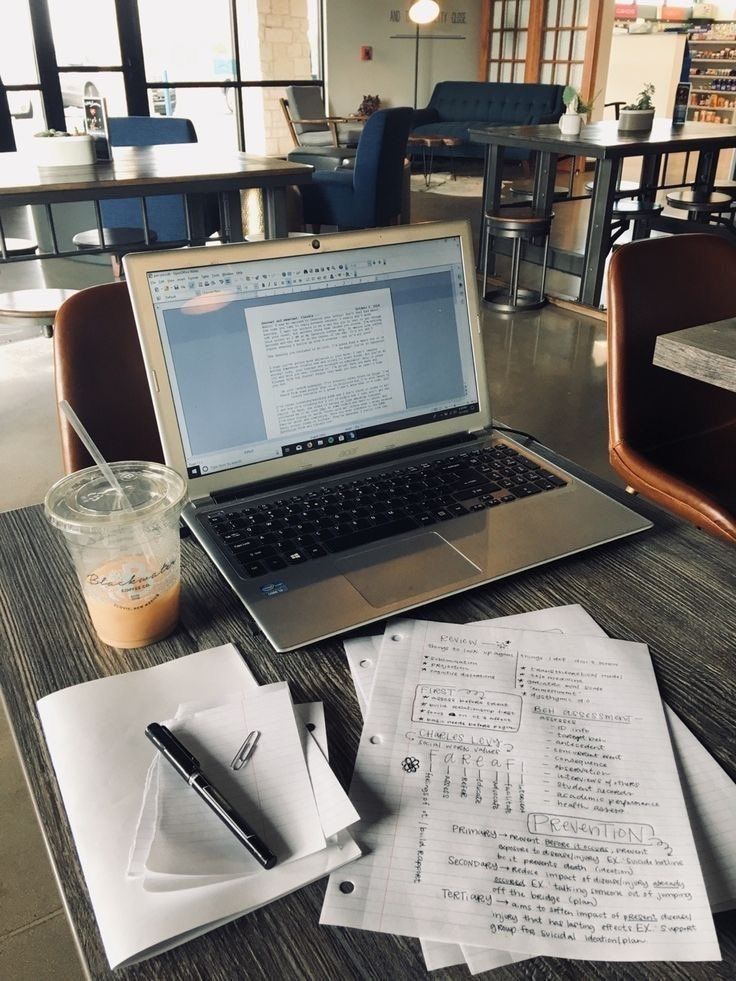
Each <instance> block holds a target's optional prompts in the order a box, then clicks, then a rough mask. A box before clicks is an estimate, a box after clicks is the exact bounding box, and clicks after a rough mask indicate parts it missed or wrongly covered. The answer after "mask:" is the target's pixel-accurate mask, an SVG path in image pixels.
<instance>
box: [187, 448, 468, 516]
mask: <svg viewBox="0 0 736 981" xmlns="http://www.w3.org/2000/svg"><path fill="white" fill-rule="evenodd" d="M483 435H484V434H483V432H482V431H479V432H477V433H467V432H465V433H455V434H454V435H451V436H443V437H442V438H440V439H429V440H426V441H425V442H423V443H417V444H416V445H415V446H414V447H412V451H411V452H409V450H408V448H407V447H406V446H403V447H401V448H400V449H396V450H388V451H386V452H385V453H372V454H370V455H369V456H364V457H361V458H360V460H356V459H355V458H354V457H353V459H351V460H350V461H349V463H348V464H347V465H346V464H345V463H336V464H331V465H330V466H326V467H316V468H315V469H313V470H309V471H308V472H307V473H305V474H304V478H303V479H305V480H309V481H312V480H325V479H327V478H328V477H334V476H336V475H337V474H340V473H344V472H345V470H346V468H349V469H350V470H351V471H353V470H356V469H358V468H360V469H362V468H363V467H375V466H377V465H380V464H383V463H391V462H392V461H393V460H406V459H407V458H408V457H409V456H413V455H414V454H415V453H416V454H419V453H431V452H433V451H435V450H442V449H445V448H446V447H448V446H457V445H458V443H470V442H473V441H474V440H476V439H478V438H479V437H480V436H483ZM298 480H299V474H296V473H290V474H287V475H285V476H283V477H276V478H274V479H273V480H262V481H258V482H257V483H253V484H250V483H249V484H239V485H238V486H237V487H229V488H228V489H227V490H222V491H213V492H212V493H211V494H210V497H209V500H211V501H215V502H216V503H217V504H224V503H227V502H228V501H233V500H236V499H237V498H240V497H251V496H253V495H256V494H269V493H272V492H273V491H277V490H279V489H280V488H282V487H293V486H294V484H295V482H296V481H298ZM198 503H204V501H200V502H198Z"/></svg>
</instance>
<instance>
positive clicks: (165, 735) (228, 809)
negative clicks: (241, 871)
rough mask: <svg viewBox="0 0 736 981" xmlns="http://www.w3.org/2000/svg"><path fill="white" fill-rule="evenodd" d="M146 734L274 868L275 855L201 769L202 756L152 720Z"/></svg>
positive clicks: (242, 839) (225, 821)
mask: <svg viewBox="0 0 736 981" xmlns="http://www.w3.org/2000/svg"><path fill="white" fill-rule="evenodd" d="M146 735H147V736H148V738H149V739H150V740H151V742H152V743H153V745H154V746H155V747H156V749H157V750H158V751H159V753H161V754H163V756H164V758H165V759H166V760H168V761H169V763H171V765H172V766H173V767H174V769H175V770H176V771H177V773H178V774H179V775H180V776H181V777H182V778H183V779H184V780H186V782H187V783H188V784H189V786H190V787H191V788H192V790H194V791H196V792H197V793H198V794H199V796H200V797H201V798H202V800H203V801H204V802H205V804H206V805H207V806H208V807H209V808H210V809H211V810H213V811H214V812H215V814H216V815H217V816H218V817H219V819H220V820H221V821H222V823H223V824H224V825H226V827H228V828H229V829H230V831H232V833H233V834H234V835H235V837H236V838H237V839H238V841H239V842H240V843H241V845H244V846H245V847H246V848H247V849H248V851H249V852H250V853H251V855H252V856H253V858H255V859H256V861H257V862H259V863H260V864H261V865H262V866H263V867H264V869H272V868H273V867H274V865H275V864H276V856H275V855H274V854H273V853H272V852H271V851H269V849H268V848H267V847H266V846H265V845H264V843H263V842H262V841H261V839H260V838H259V837H258V835H257V834H256V833H255V831H253V829H252V828H251V827H250V826H249V825H248V823H247V821H246V820H245V819H244V818H243V817H241V815H240V814H238V812H237V811H236V810H235V809H234V808H233V807H232V806H231V805H230V804H228V802H227V801H226V800H225V798H224V797H223V796H222V794H221V793H220V792H219V791H218V790H217V788H216V787H213V786H212V784H211V783H210V781H209V780H208V779H207V777H206V776H205V775H204V773H202V768H201V767H200V765H199V760H197V759H195V758H194V756H192V754H191V753H190V752H189V751H188V750H187V749H186V748H185V747H184V746H182V744H181V743H180V742H179V740H178V739H177V738H176V736H175V735H174V734H173V733H172V732H170V731H169V730H168V729H167V728H166V726H162V725H160V724H159V723H158V722H152V723H151V724H150V725H148V726H146Z"/></svg>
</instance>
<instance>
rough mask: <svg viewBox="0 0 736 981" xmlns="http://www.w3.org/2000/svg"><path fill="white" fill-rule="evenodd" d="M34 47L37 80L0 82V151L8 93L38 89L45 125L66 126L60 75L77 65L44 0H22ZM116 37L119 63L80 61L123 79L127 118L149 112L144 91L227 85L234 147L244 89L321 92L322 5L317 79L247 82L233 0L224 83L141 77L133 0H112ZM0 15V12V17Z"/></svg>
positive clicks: (241, 124)
mask: <svg viewBox="0 0 736 981" xmlns="http://www.w3.org/2000/svg"><path fill="white" fill-rule="evenodd" d="M27 2H28V6H29V11H30V17H31V29H32V32H33V47H34V53H35V57H36V65H37V69H38V81H37V82H34V83H30V82H29V83H28V84H12V85H5V84H3V83H2V81H1V80H0V152H1V151H7V150H15V149H16V145H15V138H14V135H13V125H12V118H11V115H10V110H9V108H8V104H7V97H6V93H8V92H38V93H40V95H41V99H42V103H43V110H44V115H45V117H46V126H47V127H48V128H50V129H59V130H63V129H65V127H66V123H65V118H64V104H63V98H62V86H61V78H62V76H63V75H64V74H65V73H70V74H71V73H74V74H79V72H80V66H78V65H76V66H73V65H59V64H58V61H57V57H56V49H55V46H54V38H53V32H52V26H51V18H50V16H49V8H48V0H27ZM115 14H116V19H117V28H118V37H119V40H120V60H121V63H120V64H119V65H84V68H83V69H82V70H83V71H84V73H85V74H90V75H95V74H98V73H101V72H118V73H120V74H121V75H122V77H123V84H124V88H125V99H126V106H127V112H128V115H129V116H149V115H150V107H149V98H148V95H149V92H150V91H151V90H153V89H158V90H171V89H177V88H178V89H184V88H193V89H220V90H222V89H231V90H232V92H233V112H234V114H235V121H236V130H237V143H238V149H239V150H241V151H245V150H247V146H246V138H245V115H244V109H243V92H244V91H245V90H246V89H253V88H257V89H269V88H271V89H273V88H279V89H283V88H285V87H286V86H287V85H312V86H315V87H319V88H321V89H322V90H323V91H324V3H320V6H319V52H318V65H319V70H318V77H317V78H312V77H310V78H282V79H269V80H257V81H249V80H244V79H243V77H242V66H241V59H240V43H239V22H238V8H237V0H228V15H229V23H230V47H231V53H232V61H233V66H234V78H232V79H228V80H223V81H211V80H206V81H205V80H202V81H185V82H180V81H176V80H171V79H156V80H150V81H149V80H147V79H146V68H145V60H144V55H143V42H142V38H141V24H140V18H139V15H138V0H115ZM1 16H2V14H0V17H1Z"/></svg>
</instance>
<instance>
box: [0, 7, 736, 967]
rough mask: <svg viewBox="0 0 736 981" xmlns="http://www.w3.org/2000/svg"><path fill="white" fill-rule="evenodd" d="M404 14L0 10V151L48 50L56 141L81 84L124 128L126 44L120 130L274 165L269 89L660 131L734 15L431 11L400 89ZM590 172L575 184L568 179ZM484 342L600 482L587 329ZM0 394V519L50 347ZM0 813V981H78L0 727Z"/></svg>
mask: <svg viewBox="0 0 736 981" xmlns="http://www.w3.org/2000/svg"><path fill="white" fill-rule="evenodd" d="M407 8H408V4H404V5H399V4H397V3H396V2H395V0H370V2H365V0H322V2H320V0H208V2H207V3H203V2H200V0H12V2H5V3H4V4H3V5H2V7H1V8H0V79H1V80H2V84H3V86H4V87H5V88H6V90H7V98H8V104H9V108H10V114H11V119H12V124H11V131H10V132H8V131H7V130H6V131H5V132H0V138H1V140H2V145H0V152H2V151H13V150H17V151H19V152H21V153H28V154H30V153H31V151H32V141H33V137H34V134H36V133H38V132H39V130H42V129H44V128H46V125H47V119H46V115H45V106H44V89H45V88H46V89H47V88H48V85H49V83H48V77H47V73H48V72H49V58H48V56H49V44H51V45H52V46H53V49H54V53H55V64H56V68H53V66H52V69H53V71H57V70H58V79H59V82H60V89H61V96H62V103H63V116H64V120H63V121H64V125H65V127H66V128H67V130H69V131H70V132H73V131H74V130H75V128H80V129H81V128H82V127H83V110H82V108H81V98H82V93H83V90H84V85H85V83H87V82H90V81H91V82H93V83H94V84H95V85H96V87H97V89H98V90H99V92H100V94H101V95H102V96H103V97H104V98H105V99H106V100H107V104H108V112H109V114H110V115H112V116H116V115H128V114H135V113H133V112H129V99H130V98H131V94H130V89H129V91H128V92H127V93H126V79H125V73H124V72H123V69H122V65H121V48H120V40H119V38H120V36H121V32H123V33H125V32H127V37H128V43H131V37H132V43H133V46H134V48H136V49H137V50H138V52H139V55H140V58H141V59H142V73H141V74H140V75H139V78H138V82H139V83H143V84H144V85H145V88H143V87H142V86H141V85H139V89H138V96H137V98H138V100H139V101H138V106H137V109H136V112H137V113H138V114H141V113H142V112H147V113H150V114H157V115H175V116H179V117H186V118H189V119H191V120H192V121H193V123H194V125H195V128H196V130H197V135H198V140H199V142H200V143H202V144H205V145H207V146H209V147H212V148H221V149H223V150H226V149H227V150H232V149H236V148H238V149H241V150H246V151H247V152H249V153H255V154H264V155H271V156H283V155H285V154H286V153H287V152H288V151H289V150H290V149H291V148H292V142H291V138H290V135H289V132H288V129H287V127H286V123H285V121H284V118H283V114H282V112H281V108H280V106H279V102H278V100H279V97H281V96H283V95H284V94H285V87H286V85H288V84H291V83H294V84H296V83H299V82H300V81H306V80H309V81H319V82H321V83H322V84H323V85H324V91H325V97H326V104H327V106H328V108H329V110H330V111H331V112H332V113H333V114H339V115H342V114H350V113H354V112H355V111H356V110H357V108H358V106H359V105H360V103H361V101H362V99H363V97H364V96H365V95H366V94H377V95H379V96H380V99H381V104H382V105H383V106H400V105H411V104H412V102H413V99H414V86H415V84H416V91H417V105H418V106H420V107H421V106H424V105H426V104H427V102H428V100H429V97H430V95H431V93H432V89H433V87H434V85H435V84H436V83H437V82H439V81H443V80H476V79H481V80H493V81H529V80H532V79H539V80H540V81H543V82H563V83H568V82H569V83H572V84H574V85H577V86H582V85H583V84H584V85H585V88H586V89H587V93H588V94H590V95H595V97H596V98H595V103H594V106H593V112H592V118H593V119H594V120H595V119H599V118H612V110H611V109H610V108H606V105H605V104H606V103H609V102H614V101H617V100H619V101H629V100H631V99H632V98H633V97H634V96H635V95H636V93H638V92H639V91H640V90H641V89H642V88H643V87H644V86H645V85H646V84H648V83H650V82H651V83H653V84H654V85H655V89H656V98H655V103H656V106H657V114H658V115H663V116H670V115H671V114H672V109H673V105H674V98H675V88H676V85H677V82H678V80H679V79H680V76H681V74H682V66H683V60H684V59H685V57H686V43H687V29H688V27H690V26H691V25H692V24H693V23H695V24H698V23H707V22H708V20H713V21H717V22H718V21H720V22H724V23H727V22H729V21H732V20H736V2H721V3H714V4H710V3H708V4H695V5H694V6H693V5H692V4H690V3H680V4H678V3H668V4H666V5H663V4H653V3H650V4H640V5H637V4H614V3H613V0H494V2H492V0H464V2H460V0H457V2H446V0H442V2H441V3H440V8H441V14H440V18H439V20H438V21H437V23H436V24H435V25H433V26H431V27H430V28H422V29H421V31H420V34H419V39H420V40H419V47H418V59H417V61H416V71H417V74H416V77H415V33H414V25H413V24H411V22H410V21H409V20H408V17H407ZM693 17H695V18H701V20H696V21H693V20H692V18H693ZM703 18H704V19H705V20H703ZM530 24H532V25H533V24H541V25H542V33H541V38H540V44H538V45H537V44H535V43H532V41H533V37H534V35H533V29H528V26H529V25H530ZM433 35H434V36H433ZM234 39H235V40H236V41H237V58H236V51H235V50H234V43H235V41H234ZM728 57H729V58H730V61H731V65H730V66H728V65H727V66H726V67H727V69H728V71H729V75H727V76H726V77H727V78H730V77H731V74H730V73H731V69H733V77H734V89H736V44H732V45H731V46H730V55H728ZM535 58H536V61H535V60H534V59H535ZM238 60H239V64H240V83H238V80H237V67H236V62H237V61H238ZM706 67H707V66H706ZM141 93H143V98H144V100H145V104H144V105H143V106H142V107H141V104H140V99H141ZM735 111H736V91H734V94H733V96H728V86H726V92H725V94H724V98H723V99H722V100H721V102H720V103H718V102H716V104H715V105H705V106H704V107H700V106H697V105H696V106H693V107H691V109H690V110H689V116H688V118H690V119H697V120H702V121H708V122H713V123H718V122H728V123H731V122H732V120H733V115H734V112H735ZM701 114H702V115H701ZM732 156H733V155H732V153H731V152H728V153H726V154H722V155H721V164H720V171H719V174H720V175H721V176H733V159H732ZM29 165H30V164H29ZM634 165H635V161H632V162H631V165H630V166H634ZM445 169H446V168H445ZM480 175H481V164H480V163H479V162H478V161H469V162H467V163H463V165H462V166H460V168H459V171H458V180H457V181H456V182H453V181H452V180H450V179H449V175H448V174H447V173H444V172H443V167H442V166H441V165H440V166H438V167H437V170H436V173H435V175H434V180H435V185H436V186H435V187H434V188H429V189H427V188H425V187H424V180H423V178H422V176H421V174H419V173H416V167H415V174H414V176H413V177H412V194H411V215H412V220H413V221H422V220H428V219H433V218H453V217H459V218H468V219H470V220H471V222H473V223H474V232H475V233H476V236H477V232H478V215H477V212H478V210H479V194H480V186H481V176H480ZM590 176H591V174H590V173H588V174H587V176H586V174H585V172H581V173H580V174H579V175H578V176H577V178H576V181H579V182H584V181H585V180H589V179H590ZM626 176H627V173H626V170H625V171H624V177H626ZM586 207H587V205H586V203H585V202H582V203H581V202H576V203H572V202H571V203H570V204H569V205H565V204H561V205H560V206H558V207H556V212H557V221H556V226H557V227H556V228H555V232H554V234H555V235H561V236H566V237H567V239H568V241H573V242H580V245H581V248H582V242H581V236H582V234H583V231H584V229H585V224H586V221H587V212H586V210H585V209H586ZM85 209H87V210H85ZM90 209H91V206H89V205H84V204H71V205H62V206H58V208H57V215H58V221H59V223H60V224H61V225H62V226H64V227H68V228H79V229H81V228H87V227H90V224H94V218H93V215H92V222H90V217H91V210H90ZM2 219H3V222H4V224H5V227H6V234H12V235H16V234H20V235H31V236H32V235H34V234H37V233H38V231H39V229H38V228H37V226H36V216H35V215H33V214H31V213H30V209H26V208H24V209H6V210H5V211H3V213H2ZM560 219H562V220H561V221H560ZM558 275H560V277H561V274H558ZM112 277H113V272H112V269H111V265H110V261H109V258H107V257H104V256H81V257H79V258H73V259H51V260H45V261H34V260H30V261H28V262H23V263H14V264H12V265H7V266H4V267H2V266H0V290H1V291H2V292H9V291H13V290H17V289H25V288H30V287H46V286H48V287H64V288H68V289H80V288H83V287H85V286H88V285H93V284H96V283H102V282H108V281H111V279H112ZM550 285H551V287H552V288H554V287H555V286H556V287H557V289H558V291H559V292H561V293H563V294H564V292H565V283H564V277H561V278H560V279H559V281H558V282H555V274H553V275H552V276H551V278H550ZM694 288H697V280H696V277H695V278H694ZM484 332H485V335H486V336H485V342H486V349H487V359H488V363H489V366H490V369H491V370H490V372H489V374H490V377H491V380H492V381H491V384H492V399H493V404H494V409H495V415H496V417H497V418H499V419H502V420H503V421H505V422H506V423H507V424H510V425H513V426H516V427H518V428H520V429H524V430H528V431H530V432H533V433H534V434H535V435H536V436H537V437H538V438H539V439H540V440H541V441H542V442H546V443H548V444H549V445H552V446H554V448H555V449H556V450H558V451H560V452H562V453H563V454H565V455H567V456H568V457H570V458H571V459H573V460H575V461H576V462H577V463H579V464H581V465H583V466H586V467H588V468H589V469H591V470H592V471H594V472H596V473H598V474H600V475H601V476H604V477H606V478H607V479H609V480H614V481H616V482H618V483H619V484H620V483H621V482H620V480H619V479H618V478H617V477H616V475H615V474H614V473H613V471H612V470H611V469H610V467H609V465H608V461H607V414H606V377H605V376H606V329H605V317H604V316H602V315H601V314H600V313H598V315H596V316H590V315H588V313H585V312H582V311H580V310H579V309H571V308H570V307H569V305H550V306H547V307H545V308H543V309H542V310H541V311H533V312H526V313H521V314H516V315H514V316H502V315H499V314H493V313H490V312H489V311H487V310H486V311H485V312H484ZM530 378H533V382H534V383H533V384H532V385H530V384H529V379H530ZM0 379H1V380H2V383H1V384H0V418H1V419H2V424H0V455H1V458H2V460H3V462H4V466H3V478H2V481H1V482H0V510H7V509H11V508H16V507H23V506H26V505H28V504H35V503H39V502H40V501H41V500H42V499H43V495H44V493H45V491H46V489H47V488H48V487H49V486H50V484H51V483H53V481H54V480H56V479H57V478H58V477H59V476H61V474H62V463H61V455H60V446H59V437H58V430H57V422H56V406H55V399H54V386H53V339H50V338H48V337H47V336H45V335H44V332H43V331H42V330H41V329H40V328H39V327H37V326H35V327H25V326H22V325H18V323H8V324H3V323H0ZM551 407H554V409H553V410H552V408H551ZM0 797H2V798H3V800H4V801H5V802H6V805H5V807H4V814H5V817H4V833H3V835H2V837H1V839H0V867H2V870H3V873H2V878H3V885H2V889H1V890H0V904H1V905H2V915H1V916H0V976H3V977H8V978H10V977H13V978H16V979H22V978H29V979H30V978H33V979H36V981H41V979H44V978H54V979H60V978H77V977H82V973H81V968H80V967H79V966H78V958H77V955H76V951H75V949H74V944H73V940H72V936H71V933H70V931H69V929H68V927H67V925H66V917H65V915H64V911H63V909H62V905H61V900H60V897H59V893H58V891H57V889H56V885H55V883H54V879H53V875H52V872H51V869H50V866H49V864H48V860H47V858H46V855H45V851H44V847H43V844H42V839H41V836H40V832H39V830H38V827H37V825H36V821H35V818H34V814H33V810H32V805H31V802H30V799H29V798H28V796H27V793H26V790H25V787H24V782H23V776H22V773H21V771H20V768H19V767H18V764H17V761H16V758H15V750H14V747H13V744H12V738H11V736H10V734H9V732H8V730H7V727H6V725H5V723H3V726H2V733H1V735H0Z"/></svg>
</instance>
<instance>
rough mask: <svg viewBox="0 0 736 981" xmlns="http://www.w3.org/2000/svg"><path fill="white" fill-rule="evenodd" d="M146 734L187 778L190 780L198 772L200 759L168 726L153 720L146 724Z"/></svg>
mask: <svg viewBox="0 0 736 981" xmlns="http://www.w3.org/2000/svg"><path fill="white" fill-rule="evenodd" d="M146 736H148V738H149V739H150V740H151V742H152V743H153V745H154V746H155V747H156V749H157V750H159V752H161V753H163V755H164V756H165V757H166V759H167V760H168V761H169V762H170V763H171V765H172V766H174V767H175V768H176V769H177V770H178V771H179V774H180V775H181V776H182V777H183V778H184V779H185V780H187V781H188V780H189V778H190V777H191V776H192V775H193V774H194V773H197V771H198V770H199V760H198V759H197V758H196V757H194V756H192V754H191V753H190V752H189V750H188V749H187V748H186V747H185V746H182V744H181V743H180V742H179V740H178V739H177V738H176V736H175V735H174V734H173V733H172V732H171V731H170V730H169V729H167V728H166V726H162V725H161V724H160V723H159V722H151V723H150V724H149V725H147V726H146Z"/></svg>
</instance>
